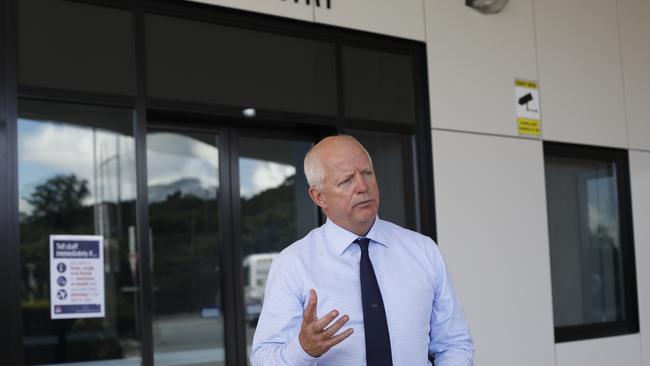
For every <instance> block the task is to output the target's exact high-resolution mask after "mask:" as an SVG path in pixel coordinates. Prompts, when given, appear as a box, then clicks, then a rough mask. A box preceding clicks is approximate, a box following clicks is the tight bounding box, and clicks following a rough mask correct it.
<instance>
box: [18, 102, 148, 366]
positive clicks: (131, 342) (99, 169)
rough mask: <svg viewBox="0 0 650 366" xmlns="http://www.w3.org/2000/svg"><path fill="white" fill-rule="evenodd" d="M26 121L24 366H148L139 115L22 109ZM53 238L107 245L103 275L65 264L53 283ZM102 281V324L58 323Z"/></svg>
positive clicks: (74, 316)
mask: <svg viewBox="0 0 650 366" xmlns="http://www.w3.org/2000/svg"><path fill="white" fill-rule="evenodd" d="M18 115H19V118H18V150H19V151H18V184H19V195H20V207H19V210H20V255H21V258H20V270H21V284H20V285H21V294H22V298H21V308H22V329H23V350H24V363H25V365H39V364H72V363H78V362H83V364H84V365H106V364H110V365H134V366H135V365H139V364H140V347H141V338H140V316H139V311H138V309H139V301H138V299H139V283H138V276H137V271H136V268H135V267H134V266H133V265H131V262H130V259H131V258H134V257H135V256H137V250H136V246H135V242H134V237H135V235H134V233H135V199H136V189H135V187H136V184H135V173H136V172H135V143H134V139H133V136H132V131H133V122H132V111H131V110H129V109H122V108H109V107H99V106H92V105H80V104H68V103H58V102H56V103H55V102H41V101H33V100H20V101H19V103H18ZM52 235H66V236H68V237H69V238H70V236H76V235H94V236H101V237H102V239H103V259H104V261H103V263H102V267H103V270H102V269H100V270H97V271H96V272H94V274H93V275H89V274H85V273H83V271H85V270H86V268H80V272H79V273H77V274H75V273H74V272H76V271H75V266H78V264H75V263H79V261H77V260H71V261H70V262H66V263H68V265H69V268H66V267H65V265H64V264H62V262H59V264H58V265H57V270H58V273H59V274H57V280H56V281H55V282H53V281H51V279H52V278H51V269H50V260H49V257H50V252H49V246H50V236H52ZM86 263H87V262H86ZM59 266H60V267H59ZM79 266H80V265H79ZM55 273H56V272H55ZM102 275H103V282H104V288H103V289H104V292H103V293H102V294H99V293H98V294H97V295H96V296H95V295H92V298H93V299H95V298H100V297H103V298H104V302H103V304H100V305H98V306H99V308H101V307H103V309H102V310H103V311H104V315H103V316H100V315H98V314H88V313H83V311H80V312H76V311H75V312H74V313H67V312H65V311H63V312H64V313H66V314H65V315H66V316H67V318H66V319H61V318H57V316H56V315H55V314H54V313H56V312H57V308H58V309H59V311H60V309H62V308H63V307H66V308H67V309H70V308H72V307H76V308H77V309H79V308H81V307H82V305H79V304H80V303H83V304H85V303H87V302H85V301H86V300H85V299H84V298H83V297H82V296H87V294H88V293H89V291H91V290H92V289H89V287H88V286H90V285H88V283H89V282H93V281H99V280H100V279H101V278H100V276H102ZM50 287H54V288H55V289H56V290H57V291H55V292H56V293H57V297H58V299H57V298H54V297H53V296H51V292H50ZM89 301H93V302H94V301H96V300H89ZM57 303H59V304H61V305H58V306H57V305H56V304H57ZM52 305H55V306H52ZM93 305H94V304H93ZM51 310H52V311H51ZM89 315H93V317H88V316H89Z"/></svg>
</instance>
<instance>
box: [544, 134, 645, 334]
mask: <svg viewBox="0 0 650 366" xmlns="http://www.w3.org/2000/svg"><path fill="white" fill-rule="evenodd" d="M544 152H545V168H546V190H547V205H548V225H549V239H550V254H551V274H552V287H553V316H554V323H555V339H556V341H557V342H563V341H570V340H576V339H586V338H595V337H602V336H609V335H615V334H626V333H633V332H637V331H638V315H637V300H636V280H635V269H634V253H633V251H634V244H633V240H632V221H631V220H632V219H631V208H630V192H629V189H630V188H629V172H628V162H627V153H626V152H625V151H623V150H615V149H606V148H595V147H579V146H575V145H565V144H556V143H546V144H545V145H544Z"/></svg>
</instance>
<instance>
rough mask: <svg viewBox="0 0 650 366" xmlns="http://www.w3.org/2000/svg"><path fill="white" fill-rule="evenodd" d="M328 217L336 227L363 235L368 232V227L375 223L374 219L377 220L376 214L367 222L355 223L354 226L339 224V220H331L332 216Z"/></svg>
mask: <svg viewBox="0 0 650 366" xmlns="http://www.w3.org/2000/svg"><path fill="white" fill-rule="evenodd" d="M329 219H330V221H332V222H333V223H334V224H336V226H338V227H340V228H342V229H345V230H347V231H349V232H351V233H353V234H355V235H356V236H359V237H364V236H366V235H368V232H370V229H372V226H373V225H374V224H375V221H377V216H375V218H374V219H373V220H372V221H371V222H370V223H369V224H364V225H355V226H352V225H344V224H341V223H339V222H336V220H333V219H332V218H329Z"/></svg>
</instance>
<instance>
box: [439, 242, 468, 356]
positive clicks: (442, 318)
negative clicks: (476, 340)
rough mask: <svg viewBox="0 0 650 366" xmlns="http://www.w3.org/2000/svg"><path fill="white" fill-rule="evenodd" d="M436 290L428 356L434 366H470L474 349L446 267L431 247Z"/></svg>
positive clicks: (440, 256)
mask: <svg viewBox="0 0 650 366" xmlns="http://www.w3.org/2000/svg"><path fill="white" fill-rule="evenodd" d="M434 247H435V248H434V265H435V267H434V268H435V273H436V290H435V298H434V301H433V311H432V312H431V331H430V333H429V337H430V342H429V353H430V354H431V355H433V356H434V358H435V365H436V366H471V365H472V364H473V361H472V360H473V355H474V345H473V343H472V337H471V336H470V334H469V329H468V326H467V322H466V321H465V318H464V316H463V312H462V310H461V307H460V302H459V301H458V297H457V296H456V293H455V291H454V288H453V285H452V283H451V278H450V276H449V272H448V271H447V265H446V264H445V261H444V259H443V258H442V255H441V254H440V251H439V250H438V247H437V245H434Z"/></svg>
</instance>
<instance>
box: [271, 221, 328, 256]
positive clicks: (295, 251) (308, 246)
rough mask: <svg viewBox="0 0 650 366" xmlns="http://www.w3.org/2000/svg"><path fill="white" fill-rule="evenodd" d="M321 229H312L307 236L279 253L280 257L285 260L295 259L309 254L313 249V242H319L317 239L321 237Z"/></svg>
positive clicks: (320, 227)
mask: <svg viewBox="0 0 650 366" xmlns="http://www.w3.org/2000/svg"><path fill="white" fill-rule="evenodd" d="M322 229H323V227H322V226H319V227H317V228H314V229H312V230H311V231H310V232H308V233H307V235H305V236H303V237H302V238H300V239H298V240H296V241H294V242H293V243H291V244H289V245H288V246H287V247H286V248H284V249H283V250H282V251H281V252H280V256H281V257H287V258H296V257H300V256H302V255H305V254H309V253H310V252H312V251H313V249H314V242H317V241H319V240H318V238H319V237H320V236H321V235H322V233H321V231H322Z"/></svg>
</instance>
